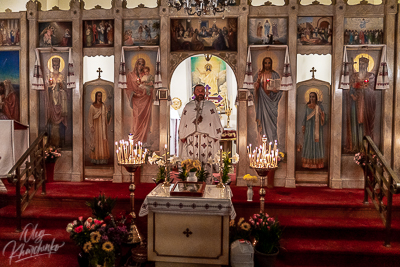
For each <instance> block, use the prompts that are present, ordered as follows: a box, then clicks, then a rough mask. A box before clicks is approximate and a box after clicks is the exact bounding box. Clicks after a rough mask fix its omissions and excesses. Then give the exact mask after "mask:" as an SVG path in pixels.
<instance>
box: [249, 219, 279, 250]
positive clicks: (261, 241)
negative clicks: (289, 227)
mask: <svg viewBox="0 0 400 267" xmlns="http://www.w3.org/2000/svg"><path fill="white" fill-rule="evenodd" d="M249 223H250V225H251V236H252V237H254V239H255V241H256V242H257V243H256V245H255V248H256V250H257V251H259V252H261V253H264V254H273V253H276V252H278V251H279V247H280V245H279V241H280V239H281V236H282V227H281V226H280V224H279V221H278V220H275V218H273V217H271V216H269V215H268V214H267V213H256V214H254V215H253V216H252V217H250V219H249Z"/></svg>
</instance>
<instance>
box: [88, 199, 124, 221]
mask: <svg viewBox="0 0 400 267" xmlns="http://www.w3.org/2000/svg"><path fill="white" fill-rule="evenodd" d="M116 201H117V198H110V197H108V198H106V196H105V195H104V194H103V195H101V193H100V195H99V196H98V197H94V198H93V199H92V200H91V201H87V202H86V206H88V207H89V208H91V209H92V214H93V216H94V217H95V218H97V219H98V220H103V219H104V218H105V217H106V216H108V215H110V214H111V212H112V210H113V208H114V207H115V204H116Z"/></svg>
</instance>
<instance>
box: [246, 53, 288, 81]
mask: <svg viewBox="0 0 400 267" xmlns="http://www.w3.org/2000/svg"><path fill="white" fill-rule="evenodd" d="M265 57H270V58H271V59H272V70H274V71H276V72H277V73H279V75H280V76H281V73H280V72H281V62H280V61H279V59H278V57H277V56H276V54H275V53H274V52H272V51H268V50H266V51H264V52H262V53H260V54H259V55H258V57H257V63H258V65H257V66H258V69H257V70H255V69H253V72H254V71H256V73H258V71H259V70H262V68H263V65H262V62H263V59H264V58H265Z"/></svg>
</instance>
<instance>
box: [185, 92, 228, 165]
mask: <svg viewBox="0 0 400 267" xmlns="http://www.w3.org/2000/svg"><path fill="white" fill-rule="evenodd" d="M194 95H195V99H194V100H192V101H190V102H189V103H187V104H186V106H185V108H184V109H183V111H182V117H181V122H180V124H179V139H180V142H179V155H180V157H181V158H182V159H188V158H190V159H198V160H199V161H200V162H202V163H203V165H205V164H206V163H207V160H208V159H209V158H213V157H214V156H215V155H216V154H217V152H218V149H219V140H220V139H221V135H222V132H223V130H224V128H223V127H222V125H221V121H220V119H219V116H218V113H217V110H216V108H215V105H214V103H213V102H211V101H208V100H206V99H205V89H204V86H203V85H201V84H198V85H196V86H195V87H194ZM207 169H208V168H207Z"/></svg>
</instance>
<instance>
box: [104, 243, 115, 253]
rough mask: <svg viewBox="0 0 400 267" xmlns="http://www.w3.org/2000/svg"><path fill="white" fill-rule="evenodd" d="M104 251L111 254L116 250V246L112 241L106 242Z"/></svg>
mask: <svg viewBox="0 0 400 267" xmlns="http://www.w3.org/2000/svg"><path fill="white" fill-rule="evenodd" d="M102 249H103V250H104V251H107V252H110V251H113V250H114V245H113V244H112V243H111V242H110V241H107V242H104V244H103V246H102Z"/></svg>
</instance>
